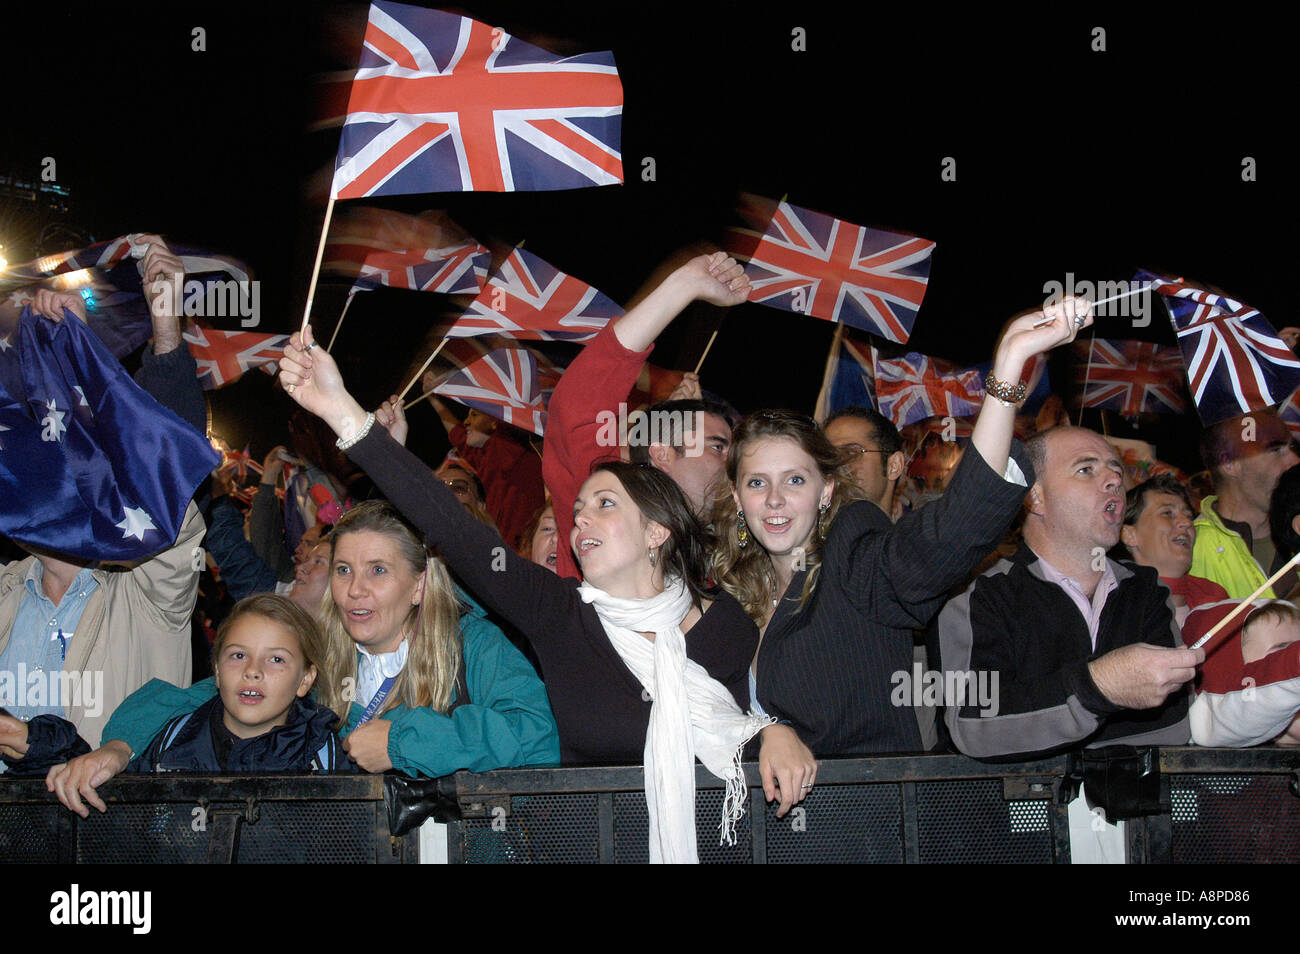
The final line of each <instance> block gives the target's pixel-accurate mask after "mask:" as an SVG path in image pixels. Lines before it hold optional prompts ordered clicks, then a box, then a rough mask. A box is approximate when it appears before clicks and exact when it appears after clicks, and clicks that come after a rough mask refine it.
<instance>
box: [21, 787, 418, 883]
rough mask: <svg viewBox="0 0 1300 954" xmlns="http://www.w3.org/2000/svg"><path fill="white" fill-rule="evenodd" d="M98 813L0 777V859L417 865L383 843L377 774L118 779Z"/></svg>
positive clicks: (411, 854)
mask: <svg viewBox="0 0 1300 954" xmlns="http://www.w3.org/2000/svg"><path fill="white" fill-rule="evenodd" d="M98 791H99V794H100V797H101V798H103V799H104V802H105V803H106V804H107V805H108V811H107V812H106V813H104V814H100V813H99V812H98V811H96V810H95V809H93V808H92V809H91V810H90V817H89V818H85V819H83V818H80V817H78V816H77V815H75V814H73V813H72V812H70V811H68V810H67V809H65V808H64V807H63V806H62V805H60V804H59V803H58V802H57V801H55V800H54V796H53V795H51V794H50V793H49V792H47V791H46V790H45V782H44V781H36V780H32V781H28V780H23V781H18V780H14V779H4V778H2V777H0V863H7V864H17V863H49V862H58V863H62V864H96V863H127V864H131V863H149V864H155V863H162V864H194V863H202V862H215V863H229V862H241V863H245V864H248V863H298V864H387V863H394V862H408V863H414V862H416V861H418V860H419V851H418V847H417V836H416V835H415V834H411V835H409V836H407V837H404V838H392V837H390V835H389V832H388V812H387V808H386V805H385V801H384V779H383V777H382V776H377V775H301V776H299V775H260V776H247V775H245V776H227V777H210V776H195V775H189V776H186V775H170V774H168V775H145V776H121V777H118V778H115V779H113V780H112V781H110V782H107V783H105V784H104V785H102V786H100V788H99V790H98Z"/></svg>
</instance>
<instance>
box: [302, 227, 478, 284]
mask: <svg viewBox="0 0 1300 954" xmlns="http://www.w3.org/2000/svg"><path fill="white" fill-rule="evenodd" d="M491 265H492V253H491V252H489V251H488V250H487V249H486V248H485V247H484V246H482V245H480V244H479V243H478V242H477V241H476V240H475V239H474V238H473V237H472V236H471V235H470V234H469V233H468V232H466V231H465V230H464V229H462V228H461V227H460V226H458V225H456V223H454V222H452V221H451V219H450V218H448V217H447V215H446V214H445V213H443V212H432V211H431V212H425V213H423V214H421V215H404V214H402V213H400V212H393V211H390V210H388V209H372V208H359V209H354V210H348V214H346V215H343V216H340V217H339V219H338V220H336V224H335V226H334V227H333V228H331V229H330V241H329V242H328V243H327V244H326V246H325V259H324V263H323V266H322V267H323V268H324V270H325V271H326V272H332V273H335V274H339V275H344V276H346V277H348V278H351V279H353V280H354V284H353V286H352V290H351V291H350V292H349V294H348V297H349V298H351V297H352V295H354V294H356V292H358V291H373V290H374V289H376V288H378V287H379V286H380V285H387V286H388V287H390V288H405V289H409V290H412V291H427V292H440V293H442V294H446V295H477V294H478V293H479V290H480V289H482V287H483V282H484V281H485V280H486V279H487V273H488V269H489V268H490V267H491Z"/></svg>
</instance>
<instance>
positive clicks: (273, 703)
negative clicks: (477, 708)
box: [10, 593, 346, 816]
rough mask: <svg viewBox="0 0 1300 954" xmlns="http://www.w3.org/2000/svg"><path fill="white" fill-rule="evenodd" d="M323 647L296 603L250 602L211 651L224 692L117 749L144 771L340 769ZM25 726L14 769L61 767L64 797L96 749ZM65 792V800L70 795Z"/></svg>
mask: <svg viewBox="0 0 1300 954" xmlns="http://www.w3.org/2000/svg"><path fill="white" fill-rule="evenodd" d="M322 650H323V647H322V641H321V635H320V631H319V630H318V629H317V627H316V624H315V622H313V621H312V619H311V617H310V616H308V615H307V614H306V613H305V612H303V610H301V609H299V608H298V607H297V606H296V605H295V604H294V603H292V602H290V601H289V600H288V599H286V598H285V597H282V596H276V595H274V594H270V593H263V594H259V595H257V596H250V597H248V598H247V599H244V600H241V601H240V602H239V603H237V604H236V605H235V608H234V609H233V610H231V612H230V615H229V616H227V617H226V619H225V621H224V622H223V623H222V624H221V627H220V628H219V629H218V630H217V637H216V641H215V642H214V644H213V647H212V659H213V668H214V670H215V672H216V675H215V677H214V681H215V686H216V690H217V695H216V696H214V697H213V698H212V699H210V700H209V701H208V702H206V703H204V704H203V705H202V706H200V707H199V708H198V709H197V710H196V711H194V712H192V713H188V714H186V715H182V716H178V717H177V718H175V719H172V720H170V721H169V722H168V723H167V724H166V725H165V726H163V728H162V731H160V732H159V733H158V734H157V735H155V736H154V738H153V740H152V741H151V742H150V743H149V744H148V746H147V747H145V749H144V751H142V752H141V753H140V754H139V755H138V756H136V757H135V758H134V759H131V758H130V755H131V753H130V750H129V749H127V748H125V747H123V746H122V744H121V743H119V742H110V743H108V745H109V746H112V747H113V748H112V751H113V752H114V754H116V755H117V756H119V757H120V758H125V759H126V760H128V761H129V763H130V764H129V765H128V766H127V771H130V772H138V773H144V772H196V773H200V772H208V773H213V774H226V773H244V772H309V771H324V772H329V771H335V770H336V769H338V768H339V761H340V756H339V746H338V740H337V738H336V737H335V735H334V731H333V729H334V724H335V722H337V720H338V716H337V715H336V714H335V713H334V712H332V711H331V710H329V709H327V708H325V707H324V706H321V705H318V704H317V703H316V702H314V701H312V700H311V699H309V698H307V694H308V692H310V691H311V688H312V685H313V684H314V683H315V681H316V679H317V676H318V673H319V671H320V666H321V664H322V662H323V659H324V653H323V651H322ZM25 728H26V732H25V733H24V737H23V738H22V739H21V740H20V744H19V745H16V746H14V748H15V749H17V750H18V751H19V752H22V753H24V757H23V758H22V759H20V760H15V761H11V762H10V764H11V766H12V769H13V770H14V771H15V772H16V774H21V775H35V774H40V773H41V772H44V771H46V770H47V769H49V768H50V766H52V765H54V766H56V767H55V769H54V770H51V771H50V772H49V779H50V788H51V791H58V790H59V789H58V786H59V784H60V783H59V779H60V778H61V777H62V776H63V775H64V773H63V772H62V771H61V769H62V765H60V764H57V763H63V762H66V761H67V760H68V759H69V758H71V757H73V756H78V755H81V754H83V753H86V752H89V751H90V746H89V745H87V744H86V743H85V741H84V740H82V739H81V738H80V737H78V736H77V735H76V730H75V729H74V728H73V727H72V724H71V723H69V722H66V721H65V720H63V719H59V718H58V717H57V716H37V717H36V718H35V719H33V720H32V721H31V723H29V724H28V725H27V726H26V727H25ZM345 764H346V763H345ZM59 795H60V798H63V797H64V793H63V792H62V791H59ZM65 801H66V800H65ZM82 814H83V816H84V815H85V809H84V806H83V809H82Z"/></svg>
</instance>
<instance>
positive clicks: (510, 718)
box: [104, 593, 560, 778]
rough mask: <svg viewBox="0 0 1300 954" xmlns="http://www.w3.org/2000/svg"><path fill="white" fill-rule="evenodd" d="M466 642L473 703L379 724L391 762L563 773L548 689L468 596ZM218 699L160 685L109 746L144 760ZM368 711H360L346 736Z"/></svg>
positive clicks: (209, 689)
mask: <svg viewBox="0 0 1300 954" xmlns="http://www.w3.org/2000/svg"><path fill="white" fill-rule="evenodd" d="M458 595H460V597H461V600H462V602H463V604H464V606H465V609H464V611H463V612H462V615H461V618H460V634H461V640H462V642H463V645H464V653H465V683H466V685H467V686H468V688H469V696H470V702H469V704H467V705H462V706H458V707H457V708H456V709H455V710H454V711H453V712H452V714H451V715H449V716H448V715H443V714H442V713H440V712H435V711H434V710H433V709H429V708H424V707H421V708H417V709H408V708H406V707H405V706H395V707H394V708H392V709H389V710H388V711H387V712H385V713H383V714H382V715H380V716H379V718H381V719H387V720H388V721H389V722H391V723H392V726H391V727H390V728H389V732H388V758H389V760H390V761H391V762H392V763H393V768H395V769H396V770H397V771H399V772H403V773H405V774H407V775H423V776H428V777H430V778H434V777H437V776H439V775H450V774H451V773H452V772H455V771H458V770H460V769H468V770H469V771H471V772H486V771H489V770H491V769H497V768H514V767H517V766H522V765H558V764H559V761H560V737H559V734H558V733H557V731H556V728H555V717H554V716H552V715H551V704H550V702H549V700H548V699H547V697H546V687H545V686H544V685H543V684H542V681H541V680H540V679H539V678H537V673H536V672H535V671H534V670H533V667H532V666H531V665H530V664H529V662H528V660H526V659H525V658H524V657H523V654H522V653H520V652H519V650H517V649H515V647H514V646H512V645H511V644H510V642H509V640H507V639H506V638H505V636H504V635H503V634H502V632H501V630H500V629H499V628H498V627H497V626H496V624H494V623H491V622H489V621H488V620H487V618H486V616H485V614H484V612H483V610H482V609H481V608H480V607H479V606H478V604H477V603H474V602H473V601H472V600H470V599H469V598H468V597H466V596H465V595H464V594H463V593H462V594H458ZM216 694H217V688H216V684H215V683H214V682H213V681H212V680H211V679H205V680H203V681H202V682H198V683H195V684H194V685H192V686H190V687H189V688H188V689H179V688H177V687H176V686H173V685H172V684H171V683H168V682H163V681H162V680H161V679H153V680H151V681H150V682H148V683H146V684H145V685H144V686H142V687H140V688H139V689H137V690H136V691H135V692H134V693H132V694H131V695H130V696H128V697H127V698H126V700H125V701H124V702H123V703H122V704H121V705H120V706H118V707H117V711H115V712H114V713H113V716H112V718H110V719H109V720H108V724H107V725H106V726H105V727H104V741H106V742H107V741H108V740H109V739H121V740H122V741H123V742H125V743H126V744H127V745H129V746H130V747H131V751H132V752H143V751H144V749H145V747H146V746H148V744H149V742H150V741H151V740H152V739H153V737H154V736H155V735H157V734H158V733H159V732H160V731H161V730H162V727H163V726H164V725H166V724H167V722H168V720H170V719H172V718H174V717H176V716H178V715H184V714H185V713H187V712H193V711H194V710H195V709H197V708H198V707H199V706H201V705H203V703H204V702H206V701H207V700H209V699H211V698H212V697H213V696H215V695H216ZM362 711H363V710H362V707H361V706H360V705H359V704H357V703H355V702H354V703H352V705H351V708H350V710H349V712H348V721H347V725H345V726H344V727H343V729H342V730H341V731H340V733H339V734H340V735H341V736H346V735H347V734H348V733H349V732H351V731H352V730H353V729H354V728H356V725H357V722H358V720H359V719H360V718H361V713H362Z"/></svg>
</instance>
